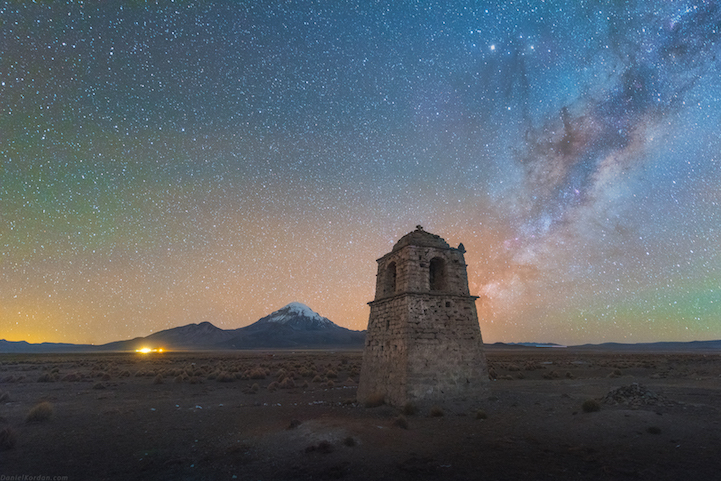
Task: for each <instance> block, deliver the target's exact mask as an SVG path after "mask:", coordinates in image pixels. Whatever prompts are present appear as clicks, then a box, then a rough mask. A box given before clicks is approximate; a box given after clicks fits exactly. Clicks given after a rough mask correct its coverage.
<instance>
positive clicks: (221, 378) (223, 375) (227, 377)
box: [215, 371, 235, 382]
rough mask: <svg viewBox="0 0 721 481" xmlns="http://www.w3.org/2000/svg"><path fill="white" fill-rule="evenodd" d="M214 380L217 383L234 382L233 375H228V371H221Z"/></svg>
mask: <svg viewBox="0 0 721 481" xmlns="http://www.w3.org/2000/svg"><path fill="white" fill-rule="evenodd" d="M215 380H216V381H218V382H231V381H235V375H234V374H231V373H229V372H228V371H223V372H221V373H220V374H218V375H217V376H216V378H215Z"/></svg>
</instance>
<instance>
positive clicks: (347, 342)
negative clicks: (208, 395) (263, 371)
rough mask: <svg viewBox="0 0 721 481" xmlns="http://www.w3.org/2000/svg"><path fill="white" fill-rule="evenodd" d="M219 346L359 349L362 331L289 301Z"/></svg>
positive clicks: (231, 347)
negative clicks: (353, 329)
mask: <svg viewBox="0 0 721 481" xmlns="http://www.w3.org/2000/svg"><path fill="white" fill-rule="evenodd" d="M236 333H237V336H236V337H234V338H233V339H231V340H229V341H227V342H224V343H222V346H223V347H226V348H230V349H243V348H289V347H293V348H322V347H362V346H363V343H364V341H365V332H363V331H351V330H350V329H346V328H345V327H340V326H338V325H336V324H335V323H333V322H332V321H330V320H329V319H327V318H325V317H323V316H321V315H320V314H318V313H316V312H314V311H313V310H312V309H311V308H310V307H308V306H306V305H305V304H301V303H299V302H292V303H290V304H288V305H287V306H285V307H282V308H280V309H278V310H277V311H275V312H273V313H271V314H270V315H268V316H265V317H263V318H262V319H260V320H258V321H257V322H255V323H253V324H251V325H250V326H247V327H242V328H240V329H237V330H236Z"/></svg>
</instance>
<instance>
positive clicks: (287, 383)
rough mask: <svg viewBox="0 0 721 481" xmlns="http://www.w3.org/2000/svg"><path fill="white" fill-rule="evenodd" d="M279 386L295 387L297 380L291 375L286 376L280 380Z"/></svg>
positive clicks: (284, 387)
mask: <svg viewBox="0 0 721 481" xmlns="http://www.w3.org/2000/svg"><path fill="white" fill-rule="evenodd" d="M279 387H280V388H281V389H292V388H294V387H295V381H293V378H291V377H286V378H285V379H283V380H282V381H281V382H280V384H279Z"/></svg>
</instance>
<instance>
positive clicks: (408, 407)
mask: <svg viewBox="0 0 721 481" xmlns="http://www.w3.org/2000/svg"><path fill="white" fill-rule="evenodd" d="M401 412H402V413H403V414H405V415H406V416H413V415H414V414H415V413H417V412H418V408H417V407H416V405H415V404H413V403H412V402H410V401H409V402H407V403H405V404H404V405H403V409H401Z"/></svg>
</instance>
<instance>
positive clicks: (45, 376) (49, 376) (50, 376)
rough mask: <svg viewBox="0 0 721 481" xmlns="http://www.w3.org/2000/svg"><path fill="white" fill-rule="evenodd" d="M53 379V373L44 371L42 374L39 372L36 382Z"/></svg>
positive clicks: (51, 380)
mask: <svg viewBox="0 0 721 481" xmlns="http://www.w3.org/2000/svg"><path fill="white" fill-rule="evenodd" d="M53 381H55V376H53V374H51V373H49V372H46V373H44V374H41V375H40V377H39V378H38V382H53Z"/></svg>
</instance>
